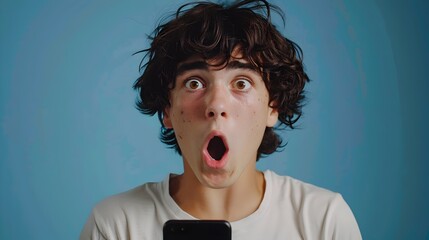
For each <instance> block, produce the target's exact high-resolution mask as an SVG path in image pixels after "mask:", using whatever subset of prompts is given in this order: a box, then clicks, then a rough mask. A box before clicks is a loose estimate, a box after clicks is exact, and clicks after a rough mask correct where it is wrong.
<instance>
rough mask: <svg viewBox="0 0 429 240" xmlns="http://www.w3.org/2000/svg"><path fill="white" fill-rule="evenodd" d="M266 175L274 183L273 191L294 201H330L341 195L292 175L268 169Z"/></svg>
mask: <svg viewBox="0 0 429 240" xmlns="http://www.w3.org/2000/svg"><path fill="white" fill-rule="evenodd" d="M265 175H266V176H267V177H266V178H267V179H268V181H270V184H271V185H272V191H273V192H275V193H278V194H279V195H280V196H283V197H285V198H287V199H291V200H294V201H298V202H301V201H312V200H313V199H317V200H318V201H319V202H320V201H322V202H329V201H333V200H334V199H335V198H338V197H339V196H340V195H339V194H338V193H336V192H333V191H330V190H328V189H325V188H321V187H318V186H316V185H313V184H310V183H306V182H303V181H301V180H298V179H295V178H293V177H290V176H280V175H278V174H276V173H275V172H272V171H266V172H265Z"/></svg>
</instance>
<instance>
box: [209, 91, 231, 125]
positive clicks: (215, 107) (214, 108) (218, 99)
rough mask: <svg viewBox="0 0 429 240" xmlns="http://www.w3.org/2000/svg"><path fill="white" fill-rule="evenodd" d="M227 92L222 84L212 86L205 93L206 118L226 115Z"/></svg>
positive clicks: (224, 116)
mask: <svg viewBox="0 0 429 240" xmlns="http://www.w3.org/2000/svg"><path fill="white" fill-rule="evenodd" d="M227 94H228V92H227V90H226V89H224V87H223V86H212V87H211V88H209V89H208V92H207V95H206V99H205V102H206V113H205V115H206V118H209V119H218V118H226V117H228V113H227V105H228V95H227Z"/></svg>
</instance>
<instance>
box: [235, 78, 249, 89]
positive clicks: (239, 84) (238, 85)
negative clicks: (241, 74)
mask: <svg viewBox="0 0 429 240" xmlns="http://www.w3.org/2000/svg"><path fill="white" fill-rule="evenodd" d="M232 86H233V87H234V88H235V89H237V90H240V91H246V90H248V89H249V88H250V87H251V86H252V83H251V82H250V81H249V80H247V79H245V78H240V79H238V80H235V81H234V82H233V83H232Z"/></svg>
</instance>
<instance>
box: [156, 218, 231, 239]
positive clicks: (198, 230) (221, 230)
mask: <svg viewBox="0 0 429 240" xmlns="http://www.w3.org/2000/svg"><path fill="white" fill-rule="evenodd" d="M163 236H164V240H231V225H230V223H229V222H228V221H224V220H169V221H167V222H166V223H165V224H164V228H163Z"/></svg>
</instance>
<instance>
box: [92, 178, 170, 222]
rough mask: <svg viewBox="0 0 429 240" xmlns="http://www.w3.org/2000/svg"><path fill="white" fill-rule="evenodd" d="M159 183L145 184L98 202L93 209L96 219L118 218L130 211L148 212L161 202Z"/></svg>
mask: <svg viewBox="0 0 429 240" xmlns="http://www.w3.org/2000/svg"><path fill="white" fill-rule="evenodd" d="M161 196H162V190H161V183H145V184H143V185H140V186H138V187H136V188H133V189H130V190H128V191H126V192H122V193H119V194H116V195H113V196H110V197H108V198H106V199H104V200H102V201H101V202H99V203H98V204H97V205H96V206H95V207H94V209H93V214H94V217H96V218H97V219H111V218H118V216H121V215H124V213H128V212H132V211H141V210H144V211H149V210H150V209H153V208H154V207H155V204H156V202H157V201H161Z"/></svg>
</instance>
